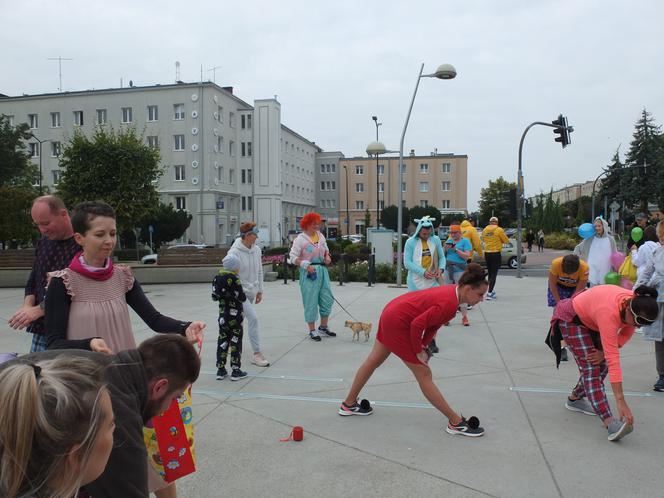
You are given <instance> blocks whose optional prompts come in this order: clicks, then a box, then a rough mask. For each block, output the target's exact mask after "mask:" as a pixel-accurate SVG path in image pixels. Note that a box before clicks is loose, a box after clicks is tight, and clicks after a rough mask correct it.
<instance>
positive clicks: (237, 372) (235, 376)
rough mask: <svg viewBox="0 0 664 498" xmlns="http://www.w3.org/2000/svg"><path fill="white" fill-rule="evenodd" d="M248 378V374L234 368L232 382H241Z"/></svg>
mask: <svg viewBox="0 0 664 498" xmlns="http://www.w3.org/2000/svg"><path fill="white" fill-rule="evenodd" d="M246 376H247V372H243V371H242V370H240V369H239V368H234V369H233V371H232V372H231V380H240V379H244V378H245V377H246Z"/></svg>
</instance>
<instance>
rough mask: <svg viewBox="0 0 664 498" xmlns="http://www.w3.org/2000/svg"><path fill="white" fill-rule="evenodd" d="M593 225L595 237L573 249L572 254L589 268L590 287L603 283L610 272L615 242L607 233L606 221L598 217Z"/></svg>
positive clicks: (607, 225)
mask: <svg viewBox="0 0 664 498" xmlns="http://www.w3.org/2000/svg"><path fill="white" fill-rule="evenodd" d="M594 224H595V235H593V236H592V237H589V238H587V239H585V240H583V241H582V242H581V243H580V244H579V245H577V246H576V247H575V248H574V254H576V255H577V256H578V257H579V258H581V259H582V260H583V261H585V262H587V263H588V266H589V267H590V273H589V276H588V282H589V283H590V285H591V286H593V285H601V284H603V283H604V277H605V276H606V274H607V273H609V272H610V271H611V255H612V254H613V253H614V252H616V241H615V239H614V238H613V236H612V235H611V234H610V233H609V224H608V223H607V222H606V220H604V219H603V218H601V217H599V216H598V217H597V218H595V222H594Z"/></svg>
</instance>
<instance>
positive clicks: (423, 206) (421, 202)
mask: <svg viewBox="0 0 664 498" xmlns="http://www.w3.org/2000/svg"><path fill="white" fill-rule="evenodd" d="M420 207H421V208H425V207H429V201H427V200H426V199H422V200H421V201H420Z"/></svg>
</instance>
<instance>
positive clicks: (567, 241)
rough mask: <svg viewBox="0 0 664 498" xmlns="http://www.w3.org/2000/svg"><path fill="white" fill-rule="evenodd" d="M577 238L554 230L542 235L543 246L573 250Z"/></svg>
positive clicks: (577, 240)
mask: <svg viewBox="0 0 664 498" xmlns="http://www.w3.org/2000/svg"><path fill="white" fill-rule="evenodd" d="M578 243H579V239H578V238H577V237H574V236H573V235H571V234H569V233H564V232H554V233H550V234H548V235H545V236H544V247H548V248H549V249H562V250H567V251H573V250H574V248H575V247H576V245H577V244H578Z"/></svg>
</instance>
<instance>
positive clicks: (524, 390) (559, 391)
mask: <svg viewBox="0 0 664 498" xmlns="http://www.w3.org/2000/svg"><path fill="white" fill-rule="evenodd" d="M509 390H510V391H516V392H521V393H555V394H569V392H570V390H569V389H562V388H556V387H525V386H513V387H510V388H509ZM623 394H624V395H625V396H634V397H639V398H664V394H661V393H654V392H652V393H643V392H639V391H625V392H624V393H623ZM606 395H607V396H613V393H611V392H607V393H606Z"/></svg>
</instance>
